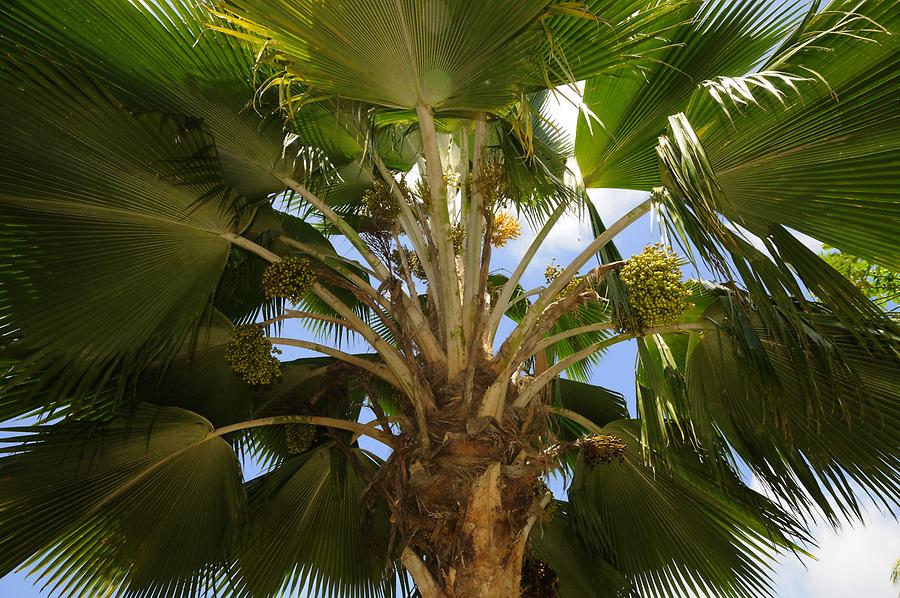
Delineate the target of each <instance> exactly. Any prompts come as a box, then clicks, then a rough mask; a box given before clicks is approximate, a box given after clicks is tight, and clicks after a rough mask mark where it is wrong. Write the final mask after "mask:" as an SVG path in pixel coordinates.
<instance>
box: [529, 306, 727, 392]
mask: <svg viewBox="0 0 900 598" xmlns="http://www.w3.org/2000/svg"><path fill="white" fill-rule="evenodd" d="M711 329H712V326H711V325H710V324H709V323H707V322H689V323H685V324H672V325H670V326H660V327H657V328H650V329H648V330H644V331H641V332H640V333H633V332H628V333H625V334H617V335H616V336H613V337H610V338H606V339H603V340H602V341H598V342H596V343H594V344H592V345H590V346H588V347H586V348H584V349H582V350H581V351H578V352H577V353H573V354H572V355H569V356H568V357H566V358H565V359H561V360H559V361H558V362H556V363H555V364H553V365H552V366H550V367H549V368H547V369H546V370H545V371H544V372H543V373H542V374H541V375H539V376H537V377H536V378H535V379H534V381H532V382H531V384H529V385H528V386H527V387H526V388H525V390H524V391H522V392H521V393H520V394H519V396H518V398H517V399H516V401H515V402H514V403H513V407H517V408H522V407H525V406H526V405H528V403H529V402H531V401H532V400H533V399H534V397H535V396H537V394H538V393H539V392H540V390H541V389H542V388H544V387H545V386H547V385H548V384H550V383H551V382H552V381H553V380H554V379H555V378H556V377H557V376H559V375H560V374H561V373H563V372H564V371H565V370H566V368H568V367H570V366H572V365H574V364H576V363H578V362H579V361H581V360H582V359H585V358H587V357H589V356H590V355H593V354H594V353H596V352H597V351H600V350H602V349H605V348H606V347H610V346H612V345H615V344H618V343H621V342H623V341H628V340H631V339H634V338H639V337H644V336H652V335H654V334H668V333H672V332H689V331H692V330H711Z"/></svg>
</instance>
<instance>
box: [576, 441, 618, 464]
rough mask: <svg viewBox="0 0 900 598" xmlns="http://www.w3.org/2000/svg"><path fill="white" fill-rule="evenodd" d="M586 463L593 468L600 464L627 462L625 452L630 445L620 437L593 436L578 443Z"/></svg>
mask: <svg viewBox="0 0 900 598" xmlns="http://www.w3.org/2000/svg"><path fill="white" fill-rule="evenodd" d="M578 446H579V448H581V454H582V455H583V456H584V462H585V463H587V464H588V465H590V466H591V467H593V466H594V465H597V464H599V463H612V462H613V461H618V462H619V463H624V462H625V450H626V449H627V448H628V445H627V444H625V443H624V442H622V439H621V438H619V437H618V436H607V435H605V434H592V435H590V436H585V437H583V438H581V439H580V440H579V441H578Z"/></svg>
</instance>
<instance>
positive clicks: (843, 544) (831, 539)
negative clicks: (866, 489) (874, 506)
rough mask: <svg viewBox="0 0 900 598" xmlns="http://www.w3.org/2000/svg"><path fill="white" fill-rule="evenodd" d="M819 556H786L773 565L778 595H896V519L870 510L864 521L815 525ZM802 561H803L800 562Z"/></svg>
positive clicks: (899, 532)
mask: <svg viewBox="0 0 900 598" xmlns="http://www.w3.org/2000/svg"><path fill="white" fill-rule="evenodd" d="M813 535H814V537H815V538H816V540H817V541H818V544H819V548H818V549H817V550H815V551H813V552H814V554H815V555H816V558H817V559H818V560H815V561H811V560H809V559H803V562H800V561H798V559H797V557H795V556H793V555H787V556H785V557H784V558H783V559H782V561H781V562H780V563H779V564H778V566H777V567H776V569H775V575H774V579H775V584H774V585H775V587H776V588H778V596H779V598H851V597H852V598H897V594H898V593H897V587H896V586H894V585H892V584H891V582H890V574H891V566H892V565H893V563H894V561H895V560H896V559H897V558H898V557H900V524H898V522H897V521H896V520H894V519H893V518H890V517H888V516H882V515H871V514H870V515H869V516H868V517H866V519H865V525H863V524H857V525H856V526H854V527H847V528H844V529H841V530H838V531H835V530H833V529H831V528H830V527H828V526H825V525H821V526H818V527H816V528H815V529H814V530H813ZM804 565H805V566H804Z"/></svg>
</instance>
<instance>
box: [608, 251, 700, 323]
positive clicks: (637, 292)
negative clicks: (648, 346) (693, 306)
mask: <svg viewBox="0 0 900 598" xmlns="http://www.w3.org/2000/svg"><path fill="white" fill-rule="evenodd" d="M619 277H620V278H621V279H622V282H624V283H625V285H626V286H627V288H628V308H629V312H630V313H629V314H628V315H624V314H620V315H618V316H617V320H618V321H617V322H616V323H617V326H618V328H619V330H621V331H623V332H640V331H642V330H646V329H647V328H651V327H654V326H663V325H665V324H670V323H672V322H674V321H676V320H677V319H678V317H679V316H680V315H681V314H682V313H684V310H685V309H687V308H688V307H689V303H688V302H687V300H686V298H687V297H688V296H689V295H690V294H691V292H690V289H688V288H687V287H686V286H685V285H684V283H683V282H682V281H681V269H680V268H679V267H678V257H677V256H676V255H675V254H674V253H673V252H672V250H671V248H668V247H666V246H664V245H662V244H660V243H656V244H654V245H648V246H647V247H645V248H644V250H643V251H642V252H641V253H639V254H638V255H635V256H633V257H632V258H631V259H629V260H628V261H627V262H626V263H625V266H623V267H622V270H621V271H620V272H619Z"/></svg>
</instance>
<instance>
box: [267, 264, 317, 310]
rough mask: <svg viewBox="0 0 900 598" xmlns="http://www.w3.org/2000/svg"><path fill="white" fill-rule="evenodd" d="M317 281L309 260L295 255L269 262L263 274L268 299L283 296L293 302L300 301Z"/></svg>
mask: <svg viewBox="0 0 900 598" xmlns="http://www.w3.org/2000/svg"><path fill="white" fill-rule="evenodd" d="M315 282H316V275H315V274H314V273H313V271H312V268H311V267H310V263H309V260H305V259H303V258H299V257H294V256H289V257H286V258H284V259H282V260H281V261H280V262H274V263H271V264H269V265H268V266H266V269H265V270H264V271H263V275H262V289H263V293H264V294H265V296H266V299H269V300H271V299H275V298H283V299H287V300H288V301H290V302H291V303H299V302H300V300H301V299H302V298H303V295H305V294H306V291H308V290H309V288H310V287H311V286H312V285H313V283H315Z"/></svg>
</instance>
